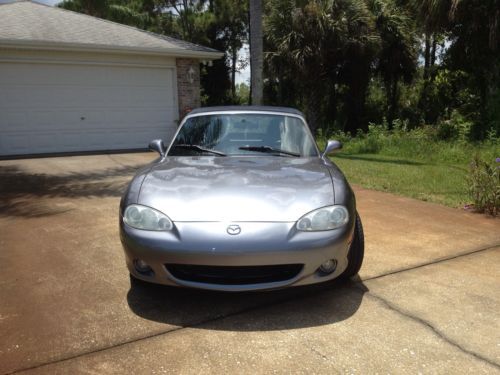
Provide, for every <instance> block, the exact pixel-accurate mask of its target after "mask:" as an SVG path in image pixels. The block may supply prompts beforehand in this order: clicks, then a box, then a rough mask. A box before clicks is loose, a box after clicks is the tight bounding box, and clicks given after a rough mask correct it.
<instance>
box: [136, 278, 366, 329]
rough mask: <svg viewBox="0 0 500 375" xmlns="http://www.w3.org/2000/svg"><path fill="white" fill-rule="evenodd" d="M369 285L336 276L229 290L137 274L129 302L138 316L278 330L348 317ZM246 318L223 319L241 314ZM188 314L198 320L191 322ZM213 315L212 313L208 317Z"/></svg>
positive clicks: (172, 322)
mask: <svg viewBox="0 0 500 375" xmlns="http://www.w3.org/2000/svg"><path fill="white" fill-rule="evenodd" d="M367 291H368V289H367V288H366V287H365V286H364V285H363V283H361V282H356V283H354V282H351V281H349V282H342V281H333V282H327V283H325V284H317V285H309V286H302V287H293V288H288V289H281V290H275V291H265V292H245V293H223V292H212V291H205V290H196V289H186V288H177V287H169V286H163V285H155V284H148V283H145V282H137V281H135V280H131V287H130V290H129V292H128V294H127V302H128V304H129V306H130V308H131V310H132V311H133V312H134V313H135V314H137V315H138V316H140V317H142V318H144V319H148V320H152V321H155V322H160V323H166V324H169V325H176V326H180V327H185V326H189V327H196V328H204V327H206V329H216V330H228V331H273V330H287V329H296V328H305V327H315V326H322V325H327V324H332V323H336V322H340V321H343V320H345V319H348V318H349V317H351V316H352V315H354V313H356V311H357V310H358V308H359V306H360V305H361V301H362V299H363V295H364V293H365V292H367ZM246 312H252V313H251V314H246V315H245V316H244V317H243V318H244V319H243V321H241V319H238V318H237V319H220V318H224V317H229V316H231V317H232V316H240V315H243V314H244V313H246ZM186 316H191V317H193V316H198V317H199V318H198V321H194V322H193V321H190V322H189V323H188V324H186V323H187V322H186ZM207 317H208V318H207Z"/></svg>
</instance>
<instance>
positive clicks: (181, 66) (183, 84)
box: [176, 59, 201, 121]
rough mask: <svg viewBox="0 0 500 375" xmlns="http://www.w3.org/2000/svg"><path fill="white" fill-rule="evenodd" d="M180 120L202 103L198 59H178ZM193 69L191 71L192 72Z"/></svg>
mask: <svg viewBox="0 0 500 375" xmlns="http://www.w3.org/2000/svg"><path fill="white" fill-rule="evenodd" d="M176 66H177V92H178V103H179V120H180V121H182V118H183V117H184V116H185V115H186V114H187V113H188V112H189V111H190V110H192V109H194V108H198V107H199V106H200V105H201V101H200V63H199V61H198V60H196V59H176ZM190 70H191V72H190Z"/></svg>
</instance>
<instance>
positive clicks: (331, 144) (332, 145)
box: [321, 140, 342, 157]
mask: <svg viewBox="0 0 500 375" xmlns="http://www.w3.org/2000/svg"><path fill="white" fill-rule="evenodd" d="M341 148H342V142H340V141H336V140H330V141H328V142H327V144H326V147H325V151H323V154H322V155H321V157H325V156H328V155H329V154H331V153H332V152H333V151H336V150H340V149H341Z"/></svg>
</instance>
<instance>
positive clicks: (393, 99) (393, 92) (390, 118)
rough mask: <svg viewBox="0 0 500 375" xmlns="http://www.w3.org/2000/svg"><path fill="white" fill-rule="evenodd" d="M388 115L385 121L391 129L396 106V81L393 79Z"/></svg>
mask: <svg viewBox="0 0 500 375" xmlns="http://www.w3.org/2000/svg"><path fill="white" fill-rule="evenodd" d="M388 99H389V103H390V104H389V113H388V118H387V121H388V123H389V129H392V123H393V121H394V120H395V117H396V107H397V105H398V80H397V79H393V81H392V83H391V90H390V94H389V98H388Z"/></svg>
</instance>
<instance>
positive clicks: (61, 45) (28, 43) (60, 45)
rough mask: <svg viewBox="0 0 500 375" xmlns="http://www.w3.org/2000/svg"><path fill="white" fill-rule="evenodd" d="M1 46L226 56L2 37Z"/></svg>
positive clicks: (211, 55)
mask: <svg viewBox="0 0 500 375" xmlns="http://www.w3.org/2000/svg"><path fill="white" fill-rule="evenodd" d="M0 47H9V48H12V47H15V48H17V49H35V50H51V51H82V52H109V53H124V52H126V53H130V54H138V55H156V56H171V57H185V58H197V59H200V60H216V59H220V58H221V57H222V56H224V53H223V52H204V51H192V50H188V49H184V48H179V47H173V48H158V47H156V48H155V47H133V46H113V45H104V44H85V43H68V42H48V41H37V40H19V39H1V40H0Z"/></svg>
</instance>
